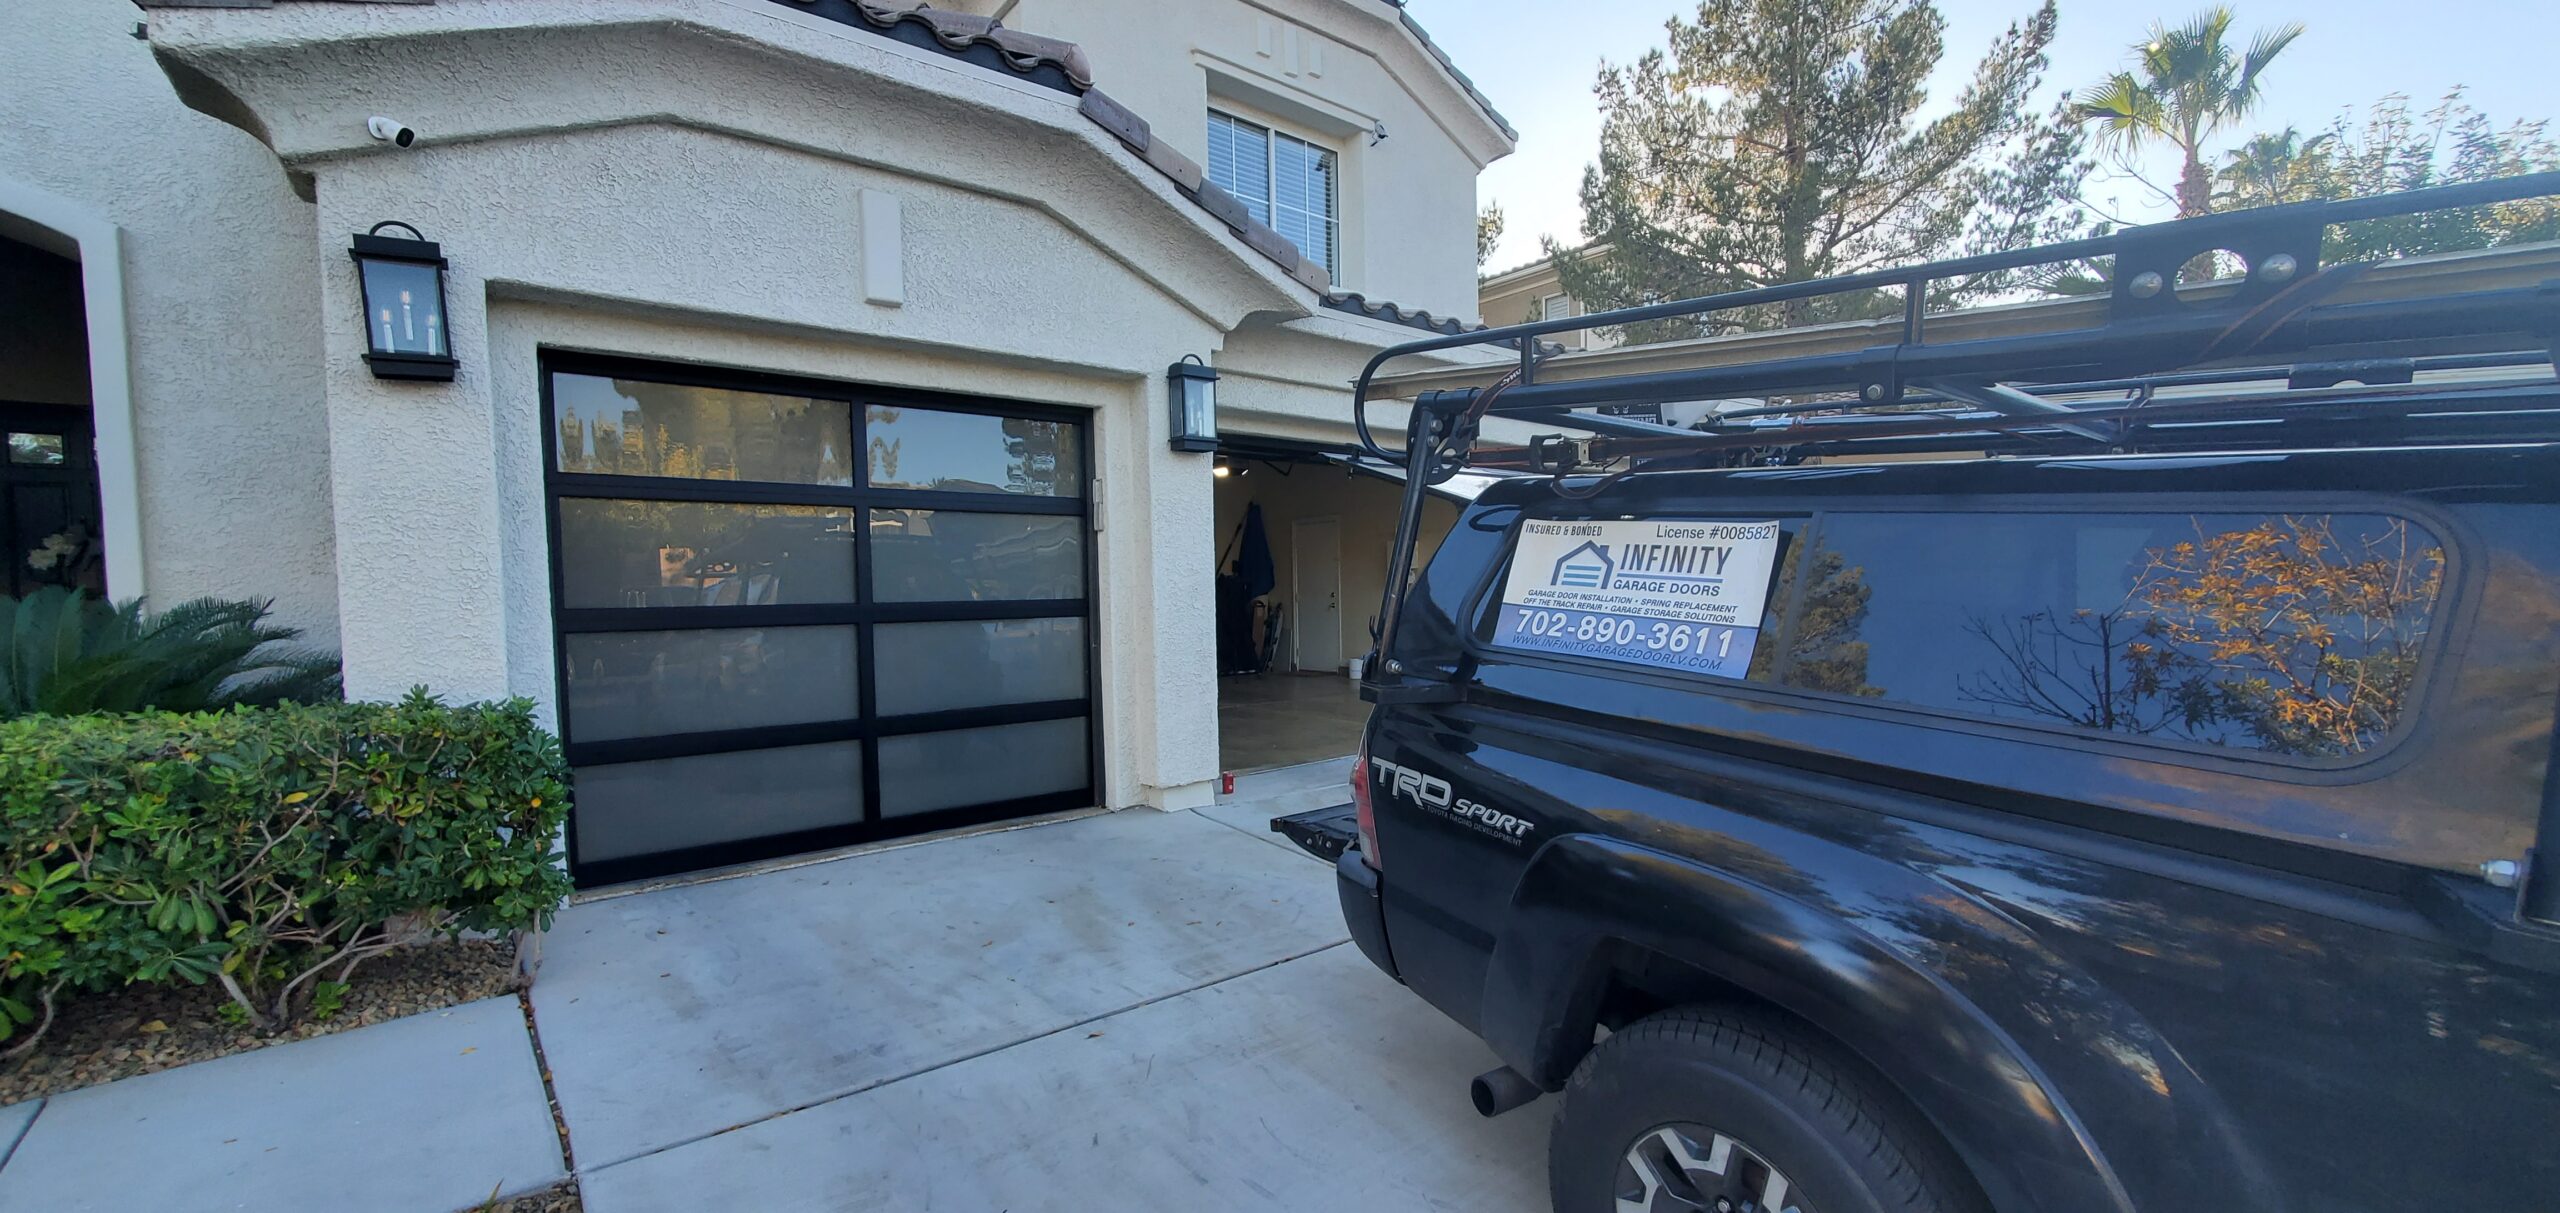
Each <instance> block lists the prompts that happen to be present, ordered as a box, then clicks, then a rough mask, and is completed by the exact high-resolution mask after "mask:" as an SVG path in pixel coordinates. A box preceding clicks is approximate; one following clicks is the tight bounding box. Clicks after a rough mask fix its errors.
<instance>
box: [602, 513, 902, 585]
mask: <svg viewBox="0 0 2560 1213" xmlns="http://www.w3.org/2000/svg"><path fill="white" fill-rule="evenodd" d="M853 547H854V544H853V511H851V510H848V509H827V508H822V507H819V506H807V505H738V504H731V503H726V502H708V501H615V500H607V499H601V498H587V497H563V498H561V499H560V590H561V604H560V605H562V606H565V607H693V606H772V605H777V604H781V603H816V602H851V601H853V593H854V591H853V582H854V576H853Z"/></svg>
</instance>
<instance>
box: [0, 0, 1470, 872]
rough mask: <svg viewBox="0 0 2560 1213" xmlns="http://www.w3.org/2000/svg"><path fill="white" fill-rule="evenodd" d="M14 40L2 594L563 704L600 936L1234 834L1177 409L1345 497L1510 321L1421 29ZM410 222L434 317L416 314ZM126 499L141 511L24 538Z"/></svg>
mask: <svg viewBox="0 0 2560 1213" xmlns="http://www.w3.org/2000/svg"><path fill="white" fill-rule="evenodd" d="M999 21H1000V22H1001V23H1000V24H999V23H998V22H999ZM8 26H9V30H10V37H9V38H7V39H5V40H0V123H4V124H5V129H7V130H8V132H9V134H8V137H7V139H6V140H0V253H6V254H7V258H6V259H5V260H0V274H6V275H8V283H7V288H8V289H7V291H6V292H5V293H0V307H5V308H6V313H5V314H7V315H9V316H13V317H14V316H21V315H23V316H31V317H41V318H44V326H49V327H44V326H38V325H35V324H28V325H15V324H13V326H12V331H11V332H10V333H9V334H8V335H7V336H8V337H9V338H10V341H9V343H8V345H7V346H6V348H5V349H0V403H7V404H9V405H11V406H12V408H11V409H10V411H9V412H8V415H7V418H6V420H7V425H8V428H9V430H10V432H11V434H12V437H11V438H10V440H9V443H10V445H9V452H10V459H9V462H8V464H7V465H6V466H8V467H9V468H10V469H11V472H12V475H11V478H10V481H9V484H8V488H9V490H10V495H9V500H10V502H11V503H12V509H13V510H15V511H16V512H15V513H13V514H12V515H11V516H10V517H9V518H8V519H6V520H0V521H5V522H6V525H7V527H8V530H7V534H6V538H7V540H8V542H9V543H11V544H14V545H15V549H16V551H18V552H20V553H26V552H29V551H31V550H32V549H33V548H35V547H37V546H40V545H41V544H42V542H43V540H44V539H46V538H47V537H48V536H49V535H53V534H56V533H58V532H59V530H60V529H61V528H63V527H67V526H69V525H71V524H72V523H74V522H79V523H82V524H85V525H88V526H90V527H91V528H92V529H93V531H94V532H95V533H96V534H97V535H98V536H99V537H100V543H101V548H102V550H101V551H100V552H99V553H98V555H99V556H100V557H101V558H102V564H101V565H100V567H101V569H102V576H103V581H104V584H105V586H106V589H107V591H108V592H109V593H111V594H113V595H115V596H118V597H127V596H132V595H136V594H143V593H148V594H149V595H150V596H151V598H152V599H154V600H155V601H158V602H162V603H168V602H174V601H177V600H180V599H182V598H186V597H190V596H195V595H200V594H222V595H228V596H235V597H261V598H270V597H271V598H273V599H275V600H276V610H277V614H278V616H279V617H280V619H281V620H282V621H283V622H286V623H290V624H294V625H297V626H300V627H303V628H305V629H306V630H307V631H308V632H309V633H310V634H311V635H312V636H313V638H315V639H318V640H321V641H323V642H330V643H335V644H337V645H338V646H340V648H341V649H342V650H343V653H344V656H345V662H346V682H347V688H348V691H349V693H350V694H351V695H354V696H358V697H366V698H381V697H389V696H396V695H398V694H400V693H402V692H403V691H405V690H407V689H408V688H409V687H411V686H413V685H420V684H423V685H425V686H427V687H429V688H431V689H433V690H435V691H436V692H438V693H441V694H443V695H445V696H447V697H449V698H454V699H475V698H483V697H492V696H504V695H523V696H528V697H531V698H533V699H535V700H537V701H539V702H540V703H541V704H542V705H543V706H544V708H545V709H546V711H547V712H549V713H550V715H551V719H553V720H554V721H555V722H556V723H557V724H558V726H559V727H560V728H561V730H562V733H563V735H564V738H565V740H566V744H567V748H568V753H569V757H570V761H571V763H572V764H573V766H574V767H575V769H576V775H577V786H576V792H577V803H576V809H575V813H574V818H573V823H572V827H571V846H572V865H573V870H574V872H575V873H576V875H577V876H578V878H579V879H580V880H581V882H584V883H596V882H600V881H605V880H615V879H623V878H628V877H632V876H638V875H645V874H651V873H658V872H668V871H678V870H684V869H688V868H694V867H699V866H704V865H708V864H713V863H720V862H727V861H731V860H737V859H746V858H754V857H758V856H764V855H772V854H779V853H787V852H790V851H795V850H804V849H810V848H815V847H820V846H828V845H835V844H839V843H843V842H850V841H859V840H862V839H867V838H873V837H880V836H885V835H889V834H897V833H906V832H912V831H917V830H925V829H934V828H941V827H946V826H951V825H959V824H967V823H971V822H977V821H986V820H993V819H997V818H1002V817H1010V816H1019V815H1024V814H1029V813H1036V812H1044V811H1049V810H1055V809H1063V808H1075V807H1082V806H1087V805H1093V804H1104V805H1112V806H1121V805H1133V804H1154V805H1159V806H1165V807H1181V806H1189V805H1197V804H1203V803H1206V802H1207V801H1208V800H1209V799H1210V796H1211V790H1212V787H1213V781H1214V777H1215V776H1216V774H1217V755H1218V745H1217V740H1218V739H1217V716H1216V712H1215V704H1216V694H1217V692H1216V689H1215V682H1214V673H1213V671H1214V667H1215V653H1214V641H1213V635H1212V627H1211V596H1212V595H1211V583H1212V560H1213V558H1214V555H1215V553H1216V550H1217V547H1218V544H1219V543H1220V542H1221V541H1223V540H1224V538H1225V536H1224V535H1221V534H1217V533H1216V530H1217V528H1216V524H1215V521H1214V520H1215V518H1216V517H1217V514H1216V510H1215V509H1214V508H1213V501H1212V497H1213V494H1212V485H1213V480H1212V477H1211V475H1210V466H1211V462H1212V460H1213V458H1216V456H1213V455H1212V454H1208V453H1186V452H1180V451H1176V450H1174V449H1171V443H1170V441H1169V440H1170V438H1171V437H1172V434H1171V426H1172V421H1171V419H1170V417H1169V415H1168V414H1169V411H1170V410H1169V409H1168V406H1167V396H1168V391H1169V384H1168V379H1169V371H1168V368H1169V367H1171V366H1172V365H1174V364H1175V363H1177V362H1180V361H1182V360H1184V359H1185V358H1186V357H1189V358H1196V359H1199V360H1201V361H1204V362H1206V363H1209V364H1211V365H1213V366H1215V367H1216V369H1217V370H1218V372H1219V373H1220V375H1221V379H1220V382H1219V384H1218V406H1219V424H1220V428H1221V431H1222V436H1223V437H1224V438H1225V439H1226V440H1227V441H1229V442H1234V441H1239V440H1249V441H1250V440H1258V441H1261V442H1263V443H1264V444H1265V445H1262V446H1258V447H1257V448H1256V449H1257V450H1258V451H1261V452H1263V453H1265V454H1268V453H1270V452H1271V451H1273V450H1275V449H1277V448H1275V447H1273V446H1271V445H1269V444H1282V443H1287V444H1299V445H1300V446H1308V447H1312V446H1314V445H1321V444H1338V443H1340V442H1342V441H1344V440H1345V439H1346V438H1347V435H1348V428H1347V424H1346V423H1347V402H1348V397H1347V392H1346V390H1345V385H1346V384H1347V383H1348V382H1349V381H1350V380H1351V379H1352V378H1353V377H1354V376H1355V375H1356V374H1357V373H1358V371H1359V368H1360V366H1361V365H1362V363H1363V362H1364V361H1366V360H1367V359H1368V358H1369V357H1370V356H1371V355H1372V354H1373V353H1375V352H1376V351H1377V350H1378V349H1379V348H1381V347H1384V346H1387V345H1390V344H1394V343H1396V342H1398V341H1402V340H1408V339H1412V338H1414V337H1417V336H1420V335H1422V334H1419V333H1417V332H1416V329H1415V326H1417V325H1420V326H1423V327H1429V328H1435V329H1440V330H1443V331H1448V330H1454V329H1455V328H1456V327H1457V322H1456V321H1453V320H1449V319H1446V318H1447V317H1452V316H1464V315H1467V314H1469V313H1471V312H1472V311H1473V310H1474V307H1475V297H1474V295H1473V289H1474V281H1473V278H1474V275H1473V268H1474V261H1473V257H1474V248H1473V243H1472V240H1473V234H1474V226H1473V217H1474V212H1475V176H1476V173H1477V171H1478V170H1479V169H1481V168H1482V167H1483V166H1484V165H1485V164H1486V163H1488V162H1490V161H1491V160H1493V159H1495V158H1497V157H1499V156H1501V155H1504V154H1505V153H1507V152H1508V151H1509V150H1510V149H1511V147H1512V142H1513V135H1512V133H1511V131H1510V130H1509V129H1508V128H1507V127H1506V126H1505V125H1504V123H1503V122H1502V120H1501V119H1500V117H1498V116H1497V115H1496V114H1495V113H1494V112H1493V110H1492V109H1491V108H1490V107H1489V106H1488V104H1487V103H1486V102H1485V100H1484V99H1483V98H1482V96H1481V95H1479V94H1478V93H1477V91H1476V90H1475V89H1474V88H1473V87H1472V86H1471V85H1469V84H1468V83H1467V82H1466V80H1465V79H1464V78H1463V77H1462V76H1460V75H1458V74H1457V73H1456V70H1455V69H1454V68H1453V67H1452V66H1451V65H1450V64H1449V63H1448V61H1447V59H1446V58H1445V57H1444V56H1443V55H1442V54H1441V53H1440V52H1439V51H1438V50H1437V48H1435V47H1433V46H1432V45H1431V44H1430V43H1429V41H1428V40H1427V39H1426V38H1425V37H1424V36H1423V35H1422V33H1421V31H1420V29H1419V27H1417V26H1415V25H1413V24H1412V22H1411V21H1410V20H1409V19H1407V18H1406V16H1405V14H1404V13H1403V12H1402V10H1401V9H1400V7H1398V6H1397V5H1395V4H1392V3H1389V2H1387V0H1254V2H1253V3H1246V2H1245V0H1181V2H1171V0H1159V2H1155V3H1146V2H1141V0H1002V2H994V0H976V2H973V3H969V4H965V5H960V6H957V7H955V8H953V9H947V10H931V9H928V10H917V11H909V10H908V7H907V6H903V5H893V4H886V3H874V2H870V0H618V2H617V3H614V4H610V5H599V4H595V3H592V2H590V0H441V2H436V0H429V2H425V3H357V2H336V3H321V2H304V0H166V2H165V3H155V2H154V0H144V3H143V4H142V5H141V7H139V8H135V7H131V6H129V5H127V4H124V3H120V2H119V0H19V2H18V3H17V4H15V5H13V6H12V9H11V12H10V16H9V20H8ZM373 116H384V117H388V118H390V119H392V120H394V121H393V125H394V126H399V125H405V126H406V127H407V128H409V129H410V130H411V131H412V132H413V133H414V146H405V147H404V146H396V145H395V143H396V142H398V141H386V140H382V139H377V138H376V137H374V136H373V135H372V134H370V133H369V132H368V122H367V120H368V118H369V117H373ZM390 222H397V223H400V224H406V225H410V226H412V227H414V229H415V230H416V231H417V232H418V233H419V234H421V235H423V237H424V238H425V239H427V240H431V241H434V242H437V243H438V244H439V245H440V247H441V251H442V255H443V256H444V257H445V258H446V260H447V261H448V263H449V264H448V267H447V269H446V273H445V279H444V282H445V285H444V299H443V302H442V306H441V308H440V309H430V308H429V307H428V303H427V301H426V300H425V299H424V298H423V297H404V298H405V302H404V303H403V304H402V305H400V306H399V307H397V308H395V307H393V306H391V305H390V304H389V303H388V302H387V300H377V301H376V303H377V304H379V305H380V306H377V307H371V308H369V307H368V303H367V301H366V299H365V297H364V295H363V294H362V292H361V289H360V286H359V278H358V270H357V266H356V263H355V262H354V260H353V259H352V258H351V257H350V255H349V254H350V249H351V244H352V241H353V239H354V237H355V236H356V235H358V234H361V233H366V232H368V231H371V230H373V229H375V228H376V226H377V225H381V224H385V223H390ZM384 234H386V235H401V234H403V233H402V231H401V229H397V228H390V229H385V232H384ZM1337 284H1338V285H1337ZM1342 288H1348V289H1347V290H1345V289H1342ZM1384 300H1394V301H1396V302H1395V303H1386V302H1383V301H1384ZM384 332H388V333H390V334H391V339H392V340H393V342H394V344H395V345H400V343H403V342H407V343H412V344H408V345H401V346H400V348H403V349H415V350H418V351H422V354H421V357H424V358H426V359H427V361H429V362H432V361H433V360H434V359H435V358H436V357H439V356H444V355H449V356H450V357H451V358H452V359H454V360H455V367H454V373H453V378H452V379H451V381H450V382H435V381H428V382H419V381H409V380H396V379H386V378H379V377H377V375H376V374H375V373H374V372H375V370H377V369H380V368H383V367H387V366H392V365H395V364H397V362H398V360H397V359H387V360H380V361H375V362H369V361H368V359H367V356H366V355H367V342H368V338H369V336H378V335H379V334H381V333H384ZM22 335H24V336H27V337H30V338H32V339H29V340H20V339H19V338H20V337H21V336H22ZM1498 356H1499V355H1498V352H1491V353H1485V352H1479V353H1472V354H1460V355H1449V356H1446V358H1445V359H1444V364H1454V362H1455V360H1462V359H1465V358H1497V357H1498ZM1430 364H1431V363H1430V361H1429V360H1424V361H1422V362H1419V363H1416V364H1414V365H1425V366H1427V365H1430ZM1390 411H1391V410H1390ZM1386 420H1388V421H1391V422H1392V421H1393V420H1394V418H1393V417H1392V416H1390V417H1387V418H1386ZM92 442H94V446H95V459H94V465H95V476H96V482H95V488H94V490H91V489H90V488H88V487H86V486H85V484H83V485H82V486H81V487H79V488H78V489H77V490H76V491H63V492H53V490H51V489H48V490H46V491H47V492H52V493H53V495H52V496H46V495H44V494H43V493H33V492H29V493H21V492H19V491H18V490H19V485H20V482H21V480H24V481H26V482H27V483H30V484H33V483H36V482H38V481H43V482H44V483H45V484H53V483H55V482H57V481H59V482H63V483H70V481H66V480H64V477H63V474H62V473H60V472H59V470H58V469H57V470H56V471H55V472H53V473H46V472H45V471H44V468H45V466H46V463H45V461H46V460H47V459H48V458H52V457H54V455H55V453H57V452H68V453H69V454H67V455H65V456H64V458H65V459H67V460H68V462H69V463H72V464H79V463H82V462H83V461H82V460H81V459H79V458H78V456H79V455H80V454H81V453H83V452H85V451H86V449H87V448H88V447H89V445H90V444H91V443H92ZM21 447H23V448H24V449H25V451H26V459H24V460H21V459H19V457H18V456H19V453H20V449H21ZM1290 449H1296V448H1295V447H1292V448H1290ZM21 471H23V475H20V474H19V473H20V472H21ZM48 475H50V476H51V477H52V478H51V479H50V480H48V479H47V476H48ZM93 491H94V499H92V498H91V497H90V496H89V494H90V493H91V492H93ZM24 502H34V504H32V505H23V504H21V503H24ZM19 559H23V556H22V557H19ZM1357 626H1358V625H1357V623H1356V622H1346V623H1345V624H1344V630H1345V631H1346V632H1349V631H1350V630H1351V629H1353V628H1355V627H1357Z"/></svg>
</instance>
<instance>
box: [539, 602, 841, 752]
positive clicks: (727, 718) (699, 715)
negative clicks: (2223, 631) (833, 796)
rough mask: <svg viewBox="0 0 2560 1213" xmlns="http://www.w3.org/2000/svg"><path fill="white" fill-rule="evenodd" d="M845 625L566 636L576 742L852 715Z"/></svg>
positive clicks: (747, 727) (597, 633) (571, 713)
mask: <svg viewBox="0 0 2560 1213" xmlns="http://www.w3.org/2000/svg"><path fill="white" fill-rule="evenodd" d="M856 643H857V642H856V637H855V632H854V629H853V628H851V627H794V628H716V629H705V630H702V631H682V632H596V633H589V634H586V635H579V636H571V637H569V638H568V644H569V728H570V732H571V736H572V737H573V738H575V739H576V740H578V741H581V742H586V741H609V740H613V739H615V738H622V737H652V736H658V735H661V734H667V733H709V732H715V731H718V730H722V729H749V728H757V727H760V726H764V725H774V724H803V723H807V722H810V721H819V720H852V719H855V718H856V717H859V716H860V715H862V698H861V691H860V688H861V685H862V683H861V676H860V673H859V671H858V670H857V668H856V667H855V665H854V652H855V648H856Z"/></svg>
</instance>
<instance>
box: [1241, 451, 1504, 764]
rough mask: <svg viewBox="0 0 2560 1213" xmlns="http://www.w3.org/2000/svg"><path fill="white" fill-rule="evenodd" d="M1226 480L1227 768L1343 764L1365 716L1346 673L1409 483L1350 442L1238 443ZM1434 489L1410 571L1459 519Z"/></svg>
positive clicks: (1366, 632)
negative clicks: (1355, 459)
mask: <svg viewBox="0 0 2560 1213" xmlns="http://www.w3.org/2000/svg"><path fill="white" fill-rule="evenodd" d="M1211 474H1212V475H1213V476H1215V477H1216V478H1217V488H1216V493H1215V500H1216V533H1217V536H1218V545H1219V546H1218V595H1217V601H1218V613H1219V619H1218V764H1219V767H1220V769H1222V770H1226V771H1231V772H1242V771H1257V770H1266V769H1269V768H1272V767H1283V766H1291V765H1295V764H1297V763H1302V762H1314V761H1317V760H1320V759H1326V758H1337V757H1341V756H1344V755H1347V754H1350V753H1352V752H1353V751H1354V750H1357V749H1358V748H1359V745H1360V726H1361V724H1362V722H1363V721H1365V720H1366V719H1367V718H1368V709H1367V705H1366V704H1363V703H1361V702H1360V695H1359V688H1358V686H1357V685H1356V684H1355V683H1354V681H1353V679H1352V678H1351V676H1350V666H1351V664H1352V663H1353V662H1356V661H1358V660H1360V659H1361V658H1362V656H1363V655H1365V654H1366V653H1367V652H1368V649H1369V638H1370V629H1371V627H1372V625H1373V623H1374V621H1375V617H1376V614H1377V610H1378V600H1379V597H1380V595H1381V594H1382V593H1383V592H1384V591H1385V588H1386V569H1387V558H1388V548H1389V546H1390V545H1391V544H1392V543H1393V541H1394V535H1395V524H1396V515H1397V512H1398V510H1399V509H1400V508H1401V506H1402V498H1403V488H1402V486H1401V485H1400V484H1398V483H1397V482H1396V481H1395V480H1393V479H1391V478H1389V477H1387V476H1384V475H1381V474H1379V473H1376V472H1372V471H1368V470H1354V468H1353V466H1352V463H1351V459H1350V452H1349V449H1348V448H1343V447H1326V446H1319V445H1315V444H1310V443H1299V442H1291V441H1286V440H1279V439H1263V438H1251V437H1240V436H1236V435H1229V436H1227V437H1226V438H1224V439H1222V441H1221V443H1220V446H1219V450H1218V455H1217V460H1216V464H1215V466H1214V467H1213V468H1212V470H1211ZM1457 517H1458V507H1457V504H1456V503H1455V502H1454V501H1452V500H1449V499H1446V498H1444V497H1442V496H1439V495H1434V496H1433V497H1432V498H1431V499H1430V501H1429V504H1428V505H1427V506H1426V508H1425V509H1424V511H1423V519H1422V530H1421V533H1420V537H1419V542H1418V543H1417V545H1416V548H1415V557H1414V563H1415V567H1416V568H1419V567H1421V564H1422V562H1424V561H1426V560H1429V559H1430V557H1431V553H1432V552H1433V551H1434V550H1436V549H1437V548H1438V547H1439V546H1440V540H1441V538H1442V537H1443V536H1445V535H1447V534H1448V533H1449V528H1450V527H1451V526H1452V525H1454V524H1455V523H1456V522H1457Z"/></svg>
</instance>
